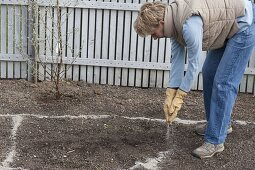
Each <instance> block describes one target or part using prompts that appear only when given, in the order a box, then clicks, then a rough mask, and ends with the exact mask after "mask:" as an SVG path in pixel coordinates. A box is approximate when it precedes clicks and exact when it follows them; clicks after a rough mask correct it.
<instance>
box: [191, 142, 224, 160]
mask: <svg viewBox="0 0 255 170" xmlns="http://www.w3.org/2000/svg"><path fill="white" fill-rule="evenodd" d="M222 151H224V144H218V145H214V144H211V143H207V142H205V143H204V144H203V145H202V146H200V147H199V148H197V149H195V150H194V151H193V152H192V153H191V154H192V155H193V156H195V157H197V158H200V159H204V158H210V157H212V156H213V155H214V154H216V153H219V152H222Z"/></svg>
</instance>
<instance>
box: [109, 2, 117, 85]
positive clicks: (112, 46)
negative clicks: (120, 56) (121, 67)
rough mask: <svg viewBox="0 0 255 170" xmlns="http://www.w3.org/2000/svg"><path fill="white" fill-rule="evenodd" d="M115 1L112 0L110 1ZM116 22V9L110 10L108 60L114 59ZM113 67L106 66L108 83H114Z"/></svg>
mask: <svg viewBox="0 0 255 170" xmlns="http://www.w3.org/2000/svg"><path fill="white" fill-rule="evenodd" d="M114 2H117V1H116V0H112V3H114ZM116 23H117V11H115V10H110V35H109V60H114V59H115V56H116V53H115V52H116V46H115V45H116V36H117V35H116V29H117V28H116ZM114 73H115V72H114V68H112V67H110V68H108V84H109V85H113V84H114V76H115V75H114Z"/></svg>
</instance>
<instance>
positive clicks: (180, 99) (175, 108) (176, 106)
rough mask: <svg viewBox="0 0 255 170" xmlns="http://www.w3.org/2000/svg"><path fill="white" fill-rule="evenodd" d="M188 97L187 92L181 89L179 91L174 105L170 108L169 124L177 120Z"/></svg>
mask: <svg viewBox="0 0 255 170" xmlns="http://www.w3.org/2000/svg"><path fill="white" fill-rule="evenodd" d="M186 95H187V93H186V92H184V91H182V90H180V89H178V90H177V92H176V95H175V97H174V99H173V101H172V105H171V106H170V108H169V117H168V120H169V122H172V121H173V120H174V119H175V118H176V116H177V113H178V111H179V110H180V109H181V107H182V104H183V100H184V98H185V96H186Z"/></svg>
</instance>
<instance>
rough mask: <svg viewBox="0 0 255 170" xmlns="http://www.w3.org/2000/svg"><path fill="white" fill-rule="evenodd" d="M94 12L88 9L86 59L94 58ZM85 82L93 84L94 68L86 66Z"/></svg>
mask: <svg viewBox="0 0 255 170" xmlns="http://www.w3.org/2000/svg"><path fill="white" fill-rule="evenodd" d="M95 21H96V11H95V9H89V37H88V58H94V56H95V54H94V51H95V24H96V22H95ZM87 82H88V83H93V82H94V67H93V66H87Z"/></svg>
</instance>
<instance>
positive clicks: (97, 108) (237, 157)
mask: <svg viewBox="0 0 255 170" xmlns="http://www.w3.org/2000/svg"><path fill="white" fill-rule="evenodd" d="M60 89H61V93H62V96H61V98H60V99H59V100H55V96H54V89H53V84H52V83H51V82H40V83H37V84H32V83H30V82H27V81H25V80H0V91H1V92H0V108H1V109H0V114H1V115H2V117H1V118H0V123H1V125H0V126H1V130H0V135H1V139H0V144H1V145H0V149H1V152H0V153H1V157H0V159H1V161H3V160H4V159H5V157H6V153H8V150H9V149H8V148H9V147H10V146H8V143H10V139H9V138H8V135H10V130H11V128H12V122H11V117H4V116H3V115H21V116H23V117H24V119H23V121H22V124H21V125H20V127H19V129H18V131H17V135H16V137H17V139H16V142H17V147H16V155H15V158H14V161H13V162H12V163H11V167H21V168H24V169H61V170H62V169H107V170H108V169H109V170H110V169H129V168H130V167H133V166H134V165H135V164H136V162H137V161H140V162H146V158H157V157H158V155H159V153H160V152H164V151H167V150H171V151H172V152H173V153H172V154H166V155H165V157H164V159H162V160H160V161H159V163H158V164H157V166H158V167H157V168H161V169H241V168H244V169H253V168H254V166H255V163H254V159H255V155H254V152H255V144H254V142H255V134H254V130H255V124H254V123H253V122H255V97H254V96H253V95H252V94H242V93H240V94H239V95H238V98H237V101H236V105H235V108H234V110H233V114H232V115H233V116H232V119H233V122H235V120H242V121H247V122H248V124H247V125H242V124H237V123H233V128H234V132H233V133H232V134H231V135H229V136H228V139H227V141H226V150H225V151H224V152H223V153H222V154H219V155H216V156H215V157H214V158H212V159H209V160H199V159H197V158H194V157H192V156H191V155H190V152H191V151H192V150H193V149H195V148H196V147H198V146H199V145H200V144H202V141H203V139H202V138H201V137H198V136H196V135H195V134H194V133H193V131H194V128H195V126H196V125H185V124H177V123H174V124H173V127H172V130H173V134H171V135H172V136H171V138H172V139H173V140H172V143H173V145H174V147H173V146H172V144H169V143H167V142H166V139H165V133H166V125H165V124H164V123H162V122H157V121H150V120H146V119H144V120H143V119H132V118H138V117H142V118H150V119H153V120H154V119H164V114H163V110H162V105H163V102H164V98H165V89H157V88H147V89H144V88H134V87H118V86H108V85H92V84H86V83H84V82H68V81H64V82H61V87H60ZM30 115H31V116H30ZM81 115H94V116H100V115H107V116H108V117H105V118H102V119H93V118H92V119H83V118H82V117H81V118H79V117H78V116H81ZM42 116H45V117H42ZM47 116H48V117H47ZM61 116H63V117H61ZM65 116H66V117H65ZM71 116H74V117H75V116H76V118H75V119H74V118H72V117H71ZM125 117H128V119H127V118H125ZM179 118H180V119H186V120H195V121H196V120H204V106H203V95H202V92H200V91H191V92H190V93H189V94H188V96H187V98H186V100H185V104H184V105H183V108H182V110H181V111H180V113H179ZM136 169H146V167H142V166H141V167H138V168H136ZM147 169H149V168H147ZM152 169H153V168H152Z"/></svg>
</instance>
